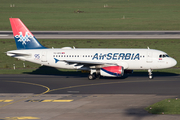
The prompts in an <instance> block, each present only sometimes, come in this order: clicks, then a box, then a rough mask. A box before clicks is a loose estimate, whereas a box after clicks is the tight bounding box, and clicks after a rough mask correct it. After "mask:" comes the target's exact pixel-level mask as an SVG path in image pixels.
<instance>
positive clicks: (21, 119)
mask: <svg viewBox="0 0 180 120" xmlns="http://www.w3.org/2000/svg"><path fill="white" fill-rule="evenodd" d="M34 119H40V118H38V117H31V116H22V117H5V118H0V120H34Z"/></svg>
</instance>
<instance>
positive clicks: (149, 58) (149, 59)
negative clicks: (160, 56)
mask: <svg viewBox="0 0 180 120" xmlns="http://www.w3.org/2000/svg"><path fill="white" fill-rule="evenodd" d="M152 57H153V52H150V51H148V52H147V59H146V62H147V63H152V62H153V58H152Z"/></svg>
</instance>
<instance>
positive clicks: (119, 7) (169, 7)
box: [0, 0, 180, 31]
mask: <svg viewBox="0 0 180 120" xmlns="http://www.w3.org/2000/svg"><path fill="white" fill-rule="evenodd" d="M10 4H15V7H10ZM105 4H107V5H108V7H106V8H104V5H105ZM179 6H180V1H179V0H98V1H97V0H90V1H87V0H1V4H0V20H1V21H0V30H11V27H10V24H9V20H8V19H9V18H10V17H17V18H20V19H21V20H22V21H23V22H24V23H25V24H26V25H27V27H28V28H29V29H30V30H90V31H91V30H103V31H104V30H180V27H179V26H180V22H179V21H180V15H179V12H180V9H179ZM78 9H79V10H80V11H84V12H83V13H74V11H77V10H78ZM123 16H124V18H125V19H123Z"/></svg>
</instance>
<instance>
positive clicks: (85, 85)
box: [48, 80, 177, 93]
mask: <svg viewBox="0 0 180 120" xmlns="http://www.w3.org/2000/svg"><path fill="white" fill-rule="evenodd" d="M151 81H153V82H154V81H156V82H159V81H169V80H145V81H143V80H137V81H117V82H106V83H95V84H84V85H75V86H68V87H63V88H56V89H52V90H49V92H53V91H57V90H64V89H69V88H77V87H87V86H96V85H108V84H119V83H131V82H134V83H136V82H151ZM171 81H177V80H171ZM49 92H48V93H49Z"/></svg>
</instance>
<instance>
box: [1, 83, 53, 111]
mask: <svg viewBox="0 0 180 120" xmlns="http://www.w3.org/2000/svg"><path fill="white" fill-rule="evenodd" d="M5 82H15V83H23V84H30V85H35V86H40V87H44V88H46V89H47V90H46V91H45V92H43V93H40V94H37V95H32V96H30V97H27V98H23V99H20V100H17V101H14V102H10V103H7V104H4V105H1V106H0V108H2V107H5V106H8V105H11V104H14V103H17V102H20V101H23V100H27V99H29V98H31V97H34V96H40V95H43V94H45V93H48V92H49V91H50V88H49V87H47V86H44V85H41V84H36V83H29V82H21V81H5Z"/></svg>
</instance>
